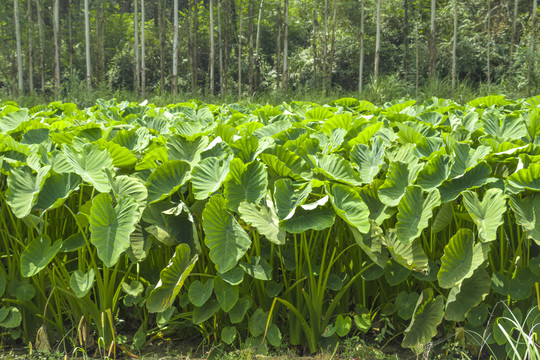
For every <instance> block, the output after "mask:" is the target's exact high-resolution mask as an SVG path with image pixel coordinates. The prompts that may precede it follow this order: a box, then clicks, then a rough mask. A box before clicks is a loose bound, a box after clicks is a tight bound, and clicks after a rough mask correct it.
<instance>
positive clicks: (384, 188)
mask: <svg viewBox="0 0 540 360" xmlns="http://www.w3.org/2000/svg"><path fill="white" fill-rule="evenodd" d="M419 170H420V167H419V166H418V165H416V166H415V165H411V167H409V165H408V164H406V163H404V162H401V161H394V162H392V163H390V167H389V169H388V172H387V174H386V179H385V180H384V183H383V184H382V185H381V186H380V187H379V199H380V200H381V202H382V203H383V204H385V205H387V206H397V205H398V204H399V201H400V200H401V198H402V197H403V195H405V189H406V188H407V186H409V185H411V184H412V182H413V181H414V179H415V178H416V175H417V174H418V171H419Z"/></svg>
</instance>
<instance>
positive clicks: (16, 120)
mask: <svg viewBox="0 0 540 360" xmlns="http://www.w3.org/2000/svg"><path fill="white" fill-rule="evenodd" d="M2 110H3V109H2ZM1 118H2V121H0V130H2V132H3V133H8V132H10V131H12V130H15V129H17V128H18V127H19V125H20V124H21V123H23V122H25V121H28V120H30V116H29V115H28V109H20V110H17V111H11V112H9V113H8V114H6V115H3V116H2V117H1Z"/></svg>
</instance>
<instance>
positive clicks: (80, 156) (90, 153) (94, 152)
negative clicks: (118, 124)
mask: <svg viewBox="0 0 540 360" xmlns="http://www.w3.org/2000/svg"><path fill="white" fill-rule="evenodd" d="M63 152H64V155H65V156H66V160H67V162H68V163H69V164H70V165H71V166H72V167H73V170H74V171H75V173H77V175H79V176H80V177H81V178H82V179H83V180H84V181H86V182H88V183H90V184H92V185H93V186H94V188H96V190H97V191H99V192H102V193H107V192H109V191H110V190H111V187H110V185H109V179H108V178H107V176H106V175H105V172H104V171H103V170H104V169H109V170H111V171H112V170H113V159H112V158H111V155H110V154H109V152H108V151H107V150H105V149H103V150H102V149H100V148H99V145H98V144H85V145H84V147H83V148H82V149H81V151H78V150H76V149H75V148H73V147H71V146H69V145H64V148H63Z"/></svg>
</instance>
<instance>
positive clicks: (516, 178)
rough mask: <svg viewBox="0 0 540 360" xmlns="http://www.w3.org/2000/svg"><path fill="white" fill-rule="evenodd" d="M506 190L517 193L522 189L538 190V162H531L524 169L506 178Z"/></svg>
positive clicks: (539, 173) (539, 188) (539, 183)
mask: <svg viewBox="0 0 540 360" xmlns="http://www.w3.org/2000/svg"><path fill="white" fill-rule="evenodd" d="M506 181H507V183H508V191H509V192H511V193H517V192H520V191H522V190H524V189H529V190H534V191H539V190H540V164H539V163H531V164H529V167H527V168H526V169H520V170H518V171H516V172H515V173H513V174H512V175H510V176H509V177H508V178H507V179H506Z"/></svg>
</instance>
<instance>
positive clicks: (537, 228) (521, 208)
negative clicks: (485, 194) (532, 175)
mask: <svg viewBox="0 0 540 360" xmlns="http://www.w3.org/2000/svg"><path fill="white" fill-rule="evenodd" d="M510 206H511V207H512V210H514V214H515V215H516V222H517V223H518V225H521V226H522V227H523V229H524V230H525V231H526V232H527V236H528V237H529V238H532V239H533V240H534V241H536V243H537V244H538V245H540V194H538V193H535V194H530V195H528V196H525V197H524V198H523V199H520V198H519V197H518V196H511V197H510ZM539 275H540V274H539Z"/></svg>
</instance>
